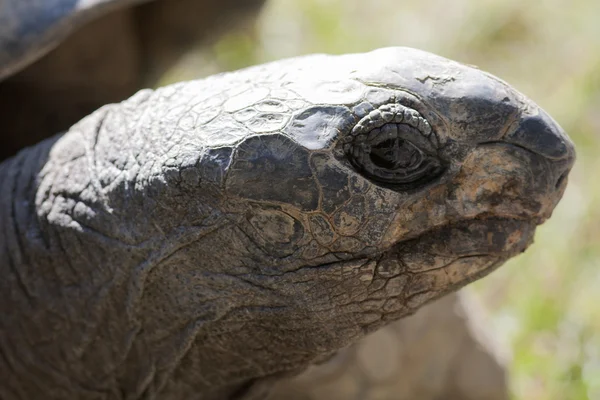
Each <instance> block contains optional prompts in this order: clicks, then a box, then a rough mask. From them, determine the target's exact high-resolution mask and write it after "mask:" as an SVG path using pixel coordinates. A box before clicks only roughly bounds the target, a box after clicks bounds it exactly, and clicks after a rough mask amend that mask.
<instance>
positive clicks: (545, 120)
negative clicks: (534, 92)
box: [506, 109, 575, 195]
mask: <svg viewBox="0 0 600 400" xmlns="http://www.w3.org/2000/svg"><path fill="white" fill-rule="evenodd" d="M536 111H537V114H535V115H532V114H525V115H523V117H522V118H521V120H520V121H518V124H517V125H516V127H515V129H514V130H513V131H512V132H510V133H509V134H508V135H507V136H506V141H507V142H509V143H512V144H515V145H518V146H520V147H523V148H525V149H527V150H529V151H531V152H533V153H536V154H538V155H540V156H542V157H543V158H544V159H546V160H547V161H548V162H547V168H548V169H549V171H548V174H549V175H550V176H551V180H552V182H553V183H554V184H553V185H552V188H551V190H556V191H558V192H560V194H561V195H562V192H563V191H564V187H565V185H566V181H567V179H566V178H567V175H568V174H569V171H570V170H571V168H572V167H573V163H574V162H575V146H574V145H573V142H572V141H571V139H570V138H569V137H568V135H567V134H566V133H565V131H564V130H563V129H562V128H561V127H560V125H558V123H556V121H554V120H553V119H552V118H551V117H550V116H549V115H548V114H546V113H545V112H544V111H543V110H541V109H537V110H536Z"/></svg>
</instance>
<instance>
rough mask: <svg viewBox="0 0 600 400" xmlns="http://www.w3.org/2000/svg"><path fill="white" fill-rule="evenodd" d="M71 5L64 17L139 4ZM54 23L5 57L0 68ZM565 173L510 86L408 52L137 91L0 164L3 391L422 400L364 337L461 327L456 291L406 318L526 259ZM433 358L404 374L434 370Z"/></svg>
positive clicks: (528, 105) (558, 136)
mask: <svg viewBox="0 0 600 400" xmlns="http://www.w3.org/2000/svg"><path fill="white" fill-rule="evenodd" d="M66 3H69V5H71V7H64V8H61V9H59V10H60V11H61V12H66V13H67V14H68V15H69V17H68V18H67V21H71V22H72V24H71V25H69V24H67V25H69V26H76V22H77V21H79V22H78V23H84V22H89V19H91V18H92V16H95V17H98V16H99V15H101V14H102V13H104V12H106V13H107V12H109V11H114V10H116V9H117V8H118V7H119V6H127V5H129V4H133V3H134V2H127V1H123V0H105V1H96V2H94V1H81V2H79V3H77V2H72V1H71V2H66ZM20 4H21V3H17V2H10V3H8V7H9V8H6V5H5V6H4V7H5V8H4V9H3V12H6V10H18V11H19V10H20V11H19V12H22V10H23V9H22V8H19V7H20ZM41 4H42V3H41V2H34V1H31V2H28V3H26V5H27V6H28V7H33V8H31V9H29V10H35V9H36V8H35V6H36V5H37V6H40V5H41ZM46 4H47V3H46ZM56 4H59V3H55V5H56ZM61 4H65V2H64V1H63V2H62V3H61ZM73 4H75V6H73ZM149 4H151V3H148V4H145V5H144V6H148V5H149ZM156 4H158V3H156ZM11 6H12V7H14V8H10V7H11ZM86 7H88V8H86ZM40 10H42V11H44V12H48V10H50V8H45V9H44V8H40ZM84 11H85V13H86V15H87V17H84V16H82V17H81V18H80V19H75V18H74V16H77V15H80V14H79V13H83V12H84ZM15 12H16V11H15ZM67 14H65V15H67ZM4 15H7V14H4ZM81 15H84V14H81ZM106 15H109V14H106ZM69 18H74V19H69ZM7 20H9V19H4V21H7ZM58 20H60V18H58V19H56V20H52V21H51V22H56V21H58ZM67 25H64V24H62V25H60V26H59V27H57V28H56V29H57V30H56V32H60V35H58V36H53V37H51V39H47V38H45V37H43V35H42V36H40V38H41V39H40V40H39V41H36V40H34V39H36V35H33V40H32V39H31V37H26V38H27V39H28V40H32V41H30V42H29V43H28V44H27V43H26V44H24V45H23V46H24V47H22V49H23V50H14V49H15V48H16V49H19V47H18V46H16V45H15V44H14V43H12V44H11V46H4V47H3V48H9V49H11V51H12V53H10V54H9V56H8V58H7V59H11V60H13V59H14V60H17V59H19V60H20V61H14V64H9V63H8V62H7V61H6V62H2V65H3V68H4V69H3V71H7V72H4V73H5V74H6V75H8V74H12V73H15V72H16V70H17V69H18V68H22V67H23V66H24V65H25V64H26V63H27V62H30V61H32V60H33V59H34V58H35V57H37V56H39V54H40V53H39V52H40V51H42V49H47V48H48V42H45V40H50V41H52V40H53V41H54V44H56V40H59V39H62V38H64V37H65V36H64V35H66V31H65V30H64V29H65V28H64V26H67ZM1 26H3V27H4V26H6V25H5V24H2V25H1ZM48 26H50V27H53V26H55V25H52V23H51V24H49V25H48ZM14 32H18V30H15V31H14ZM38 33H39V32H38ZM38 33H36V34H38ZM8 36H9V37H10V35H8ZM4 37H7V35H6V34H4ZM32 43H33V44H32ZM59 50H60V49H59ZM29 52H32V53H29ZM3 54H8V53H3ZM11 54H12V55H11ZM42 61H43V60H42ZM9 65H13V66H9ZM7 66H9V67H7ZM23 73H25V72H23ZM10 79H12V78H9V81H7V82H10ZM134 86H135V85H134ZM132 87H133V86H132ZM4 93H10V92H4ZM13 93H16V92H13ZM66 97H68V96H66ZM5 99H6V98H5ZM59 100H61V101H62V100H63V97H62V96H59ZM31 115H37V114H35V113H34V114H31ZM13 118H15V116H13ZM70 118H72V117H70ZM5 119H6V121H9V122H10V120H9V119H8V118H5ZM17 119H18V118H17ZM67 120H68V118H65V120H63V122H61V123H64V121H67ZM18 123H19V122H17V123H16V124H18ZM36 123H37V124H40V125H39V126H41V127H43V129H41V131H40V132H42V133H41V134H42V135H44V136H45V135H47V134H49V132H48V130H49V129H50V128H48V127H49V126H52V121H48V120H46V119H44V118H41V119H40V121H37V122H36ZM69 123H70V122H69ZM52 129H55V128H54V127H52ZM60 129H62V128H59V129H58V130H60ZM15 132H16V131H15ZM23 132H27V129H24V130H22V131H19V134H23ZM23 135H24V134H23ZM24 136H26V135H24ZM574 160H575V151H574V147H573V144H572V143H571V141H570V140H569V138H568V137H567V135H566V134H565V133H564V131H563V130H562V129H561V128H560V126H559V125H558V124H557V123H556V122H555V121H554V120H552V118H551V117H550V116H548V115H547V114H546V113H545V112H544V111H543V110H541V109H540V108H539V107H538V106H537V105H535V104H534V103H533V102H532V101H531V100H529V99H527V98H526V97H525V96H523V95H522V94H520V93H519V92H517V91H516V90H515V89H513V88H511V87H510V86H509V85H508V84H506V83H505V82H503V81H501V80H499V79H497V78H495V77H494V76H492V75H489V74H487V73H485V72H482V71H480V70H477V69H475V68H473V67H470V66H466V65H462V64H459V63H456V62H453V61H450V60H447V59H445V58H442V57H438V56H435V55H432V54H430V53H426V52H422V51H418V50H414V49H409V48H386V49H379V50H375V51H373V52H369V53H364V54H348V55H340V56H329V55H312V56H305V57H299V58H293V59H287V60H280V61H277V62H273V63H269V64H264V65H261V66H256V67H251V68H247V69H243V70H240V71H236V72H231V73H227V74H221V75H215V76H212V77H209V78H206V79H204V80H197V81H191V82H184V83H178V84H174V85H170V86H166V87H164V88H160V89H157V90H154V91H153V90H149V89H145V90H142V91H139V92H138V93H136V94H135V95H133V96H132V97H130V98H129V99H127V100H125V101H122V102H121V103H119V104H110V105H106V106H104V107H102V108H100V109H98V110H97V111H94V112H92V113H91V114H90V115H88V116H86V117H84V118H83V119H82V120H81V121H80V122H78V123H76V124H75V125H73V126H72V127H71V128H70V129H69V130H68V131H67V132H66V133H63V134H59V135H57V136H53V137H51V138H49V139H47V140H44V141H42V142H41V143H39V144H37V145H35V146H33V147H31V148H27V149H23V150H22V151H21V152H20V153H19V154H17V155H16V156H15V157H12V158H10V159H8V160H6V161H4V162H3V163H2V164H0V185H1V187H2V195H1V196H0V201H2V203H3V207H1V208H0V225H1V226H2V228H3V229H4V234H3V235H2V237H1V240H0V245H1V246H2V252H1V253H0V254H1V257H2V258H1V259H0V268H2V276H3V277H4V279H3V280H2V283H1V284H0V285H1V286H0V295H1V296H2V299H1V301H0V304H1V307H2V309H1V311H2V312H1V313H0V337H1V339H2V341H1V342H0V346H1V348H2V352H1V354H2V356H3V357H2V358H0V360H1V361H0V373H1V374H2V376H3V377H5V379H3V382H2V383H0V394H1V396H2V397H3V398H90V399H95V398H165V399H170V398H173V399H175V398H177V399H183V398H202V399H221V398H261V397H266V396H268V395H269V394H268V393H269V391H272V394H271V396H272V398H291V397H292V396H295V397H294V398H326V397H327V396H330V397H332V396H331V393H332V390H333V391H334V392H337V393H338V395H339V396H341V397H340V398H371V397H372V396H378V397H379V398H382V397H385V396H386V395H387V398H402V396H405V398H415V397H417V398H427V397H425V396H420V395H418V396H415V394H414V393H418V392H412V394H411V393H409V394H402V393H401V392H402V390H404V389H407V388H406V387H405V386H402V385H400V386H398V381H401V380H399V379H397V378H395V377H394V374H392V376H389V374H387V375H388V376H383V378H382V377H381V375H386V374H381V372H382V371H384V372H386V371H387V372H389V371H392V372H395V370H394V369H393V368H392V369H390V368H381V367H380V366H379V367H378V366H375V367H373V365H372V364H373V362H374V361H375V362H376V361H381V360H380V359H373V358H371V356H372V354H371V353H372V352H373V349H374V347H373V342H374V341H375V342H377V343H379V344H381V343H384V344H385V343H388V344H389V345H390V346H392V345H393V344H392V343H394V338H396V337H397V336H398V332H400V331H402V330H403V329H405V328H406V327H407V326H409V327H410V326H411V325H410V323H409V322H408V321H412V322H411V323H412V324H413V325H418V324H419V323H420V324H421V325H420V328H421V329H427V328H428V327H433V329H434V330H435V329H436V328H437V331H438V332H442V333H444V331H442V330H441V329H439V326H436V325H435V323H436V322H437V321H439V320H440V319H441V316H447V317H449V318H450V319H452V321H454V322H456V321H459V322H461V316H457V315H453V314H452V313H451V312H448V310H451V309H452V308H453V307H455V306H457V305H458V307H461V299H460V298H459V297H447V298H445V300H443V301H442V302H438V303H433V305H431V306H429V307H430V308H429V310H434V309H433V308H431V307H434V306H436V305H440V306H439V307H440V308H439V309H438V310H442V315H440V313H437V314H436V313H435V312H433V311H431V312H430V314H424V313H418V314H417V315H416V316H415V317H411V318H412V319H403V318H405V317H407V316H410V315H411V314H413V313H414V312H416V311H417V310H418V309H419V308H420V307H422V306H424V305H426V304H428V303H430V302H433V301H434V300H436V299H439V298H441V297H443V296H444V295H446V294H449V293H452V292H455V291H456V290H458V289H459V288H461V287H462V286H464V285H466V284H467V283H469V282H472V281H473V280H475V279H478V278H481V277H483V276H485V275H486V274H488V273H489V272H491V271H492V270H494V269H495V268H497V267H498V266H500V265H501V264H502V263H503V262H505V261H506V260H507V259H509V258H510V257H512V256H514V255H516V254H519V253H520V252H522V251H524V250H525V249H526V248H527V247H528V246H529V245H530V244H531V242H532V237H533V234H534V231H535V228H536V226H538V225H539V224H541V223H543V222H544V221H545V220H546V219H547V218H548V217H550V215H551V213H552V210H553V209H554V207H555V206H556V204H557V203H558V201H559V200H560V198H561V196H562V194H563V192H564V190H565V187H566V184H567V176H568V172H569V170H570V169H571V167H572V165H573V163H574ZM462 307H463V308H464V306H462ZM467 309H468V308H467ZM420 316H422V318H424V319H425V323H423V322H422V321H423V320H421V322H419V320H418V319H416V318H417V317H420ZM462 318H464V316H462ZM403 322H404V323H405V324H402V323H403ZM460 325H461V327H464V326H466V325H468V323H464V320H463V321H462V323H460ZM465 330H468V329H465ZM371 332H375V333H374V335H375V336H373V335H371V336H367V338H366V339H365V340H363V341H361V339H362V338H364V337H365V336H366V335H367V334H369V333H371ZM466 336H467V337H469V338H474V337H475V335H473V334H472V333H471V332H467V333H466ZM390 338H391V339H390ZM476 339H477V338H475V339H474V340H472V341H471V342H470V344H471V346H472V348H474V347H476V344H477V342H478V340H476ZM411 340H412V342H411ZM408 343H409V345H410V344H411V343H419V338H418V337H414V338H412V339H410V340H409V341H408ZM457 343H459V342H457ZM461 344H462V343H461ZM456 347H457V348H460V346H458V345H457V346H456ZM472 348H471V350H472ZM436 349H438V347H436ZM446 350H447V349H446ZM379 353H381V350H379ZM420 354H421V353H417V356H418V357H420ZM428 356H430V357H432V360H433V362H432V363H429V364H427V365H426V366H425V368H424V369H422V370H419V371H415V370H418V368H411V367H412V366H413V365H412V364H406V365H403V366H401V369H402V371H404V373H403V375H407V376H408V375H411V374H414V379H413V381H415V382H419V383H420V382H426V381H427V379H428V377H429V376H431V371H430V370H427V367H428V366H429V367H431V365H435V364H437V363H436V360H442V359H444V362H440V364H442V365H444V366H448V365H450V364H451V363H450V361H449V359H451V358H452V356H448V355H447V353H446V354H443V355H442V354H441V353H439V352H438V353H435V352H434V353H433V354H432V353H430V354H428ZM453 356H454V354H453ZM383 357H384V359H385V354H384V356H383ZM393 357H396V361H397V357H398V356H397V355H396V354H393V355H392V358H393ZM436 357H437V358H436ZM400 358H401V357H400ZM492 359H493V357H492ZM365 360H366V362H364V361H365ZM486 360H488V361H489V359H486ZM384 361H386V360H384ZM387 361H389V360H387ZM361 362H362V364H361ZM354 365H357V366H358V367H359V370H355V369H353V366H354ZM365 367H366V368H367V369H366V370H365V369H364V368H365ZM384 367H385V366H384ZM360 368H363V369H360ZM302 373H304V374H303V375H302ZM297 375H299V376H298V378H294V377H295V376H297ZM363 378H365V379H363ZM380 378H381V379H380ZM438 383H439V385H441V386H444V384H445V383H446V382H436V384H438ZM402 384H403V385H406V384H405V383H402ZM454 389H457V390H459V388H454ZM407 390H410V389H407ZM442 390H445V389H444V387H442ZM461 390H462V389H461ZM382 391H383V392H382ZM434 392H435V389H432V393H429V394H428V395H429V396H430V398H435V397H439V393H434ZM459 392H460V390H459ZM382 393H383V394H382ZM444 393H448V392H447V391H446V392H444ZM462 394H463V393H462V392H460V393H459V396H461V395H462ZM411 396H412V397H411ZM463 398H467V397H466V396H463ZM472 398H482V396H479V397H477V396H476V397H472ZM490 398H493V397H490Z"/></svg>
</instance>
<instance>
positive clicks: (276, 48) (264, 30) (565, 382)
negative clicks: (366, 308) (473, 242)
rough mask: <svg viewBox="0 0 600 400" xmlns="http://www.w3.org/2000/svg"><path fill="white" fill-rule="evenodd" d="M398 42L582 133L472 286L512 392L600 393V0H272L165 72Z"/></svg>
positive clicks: (544, 395) (534, 395) (186, 75)
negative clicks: (510, 243) (538, 221)
mask: <svg viewBox="0 0 600 400" xmlns="http://www.w3.org/2000/svg"><path fill="white" fill-rule="evenodd" d="M399 45H400V46H410V47H416V48H420V49H423V50H427V51H431V52H434V53H437V54H440V55H442V56H445V57H448V58H451V59H455V60H457V61H460V62H463V63H467V64H474V65H477V66H479V67H480V68H481V69H483V70H487V71H489V72H491V73H493V74H495V75H497V76H499V77H501V78H502V79H504V80H506V81H508V82H509V83H510V84H512V85H513V86H515V87H516V88H518V89H519V90H520V91H522V92H524V93H525V94H526V95H527V96H529V97H530V98H532V99H533V100H535V101H536V102H537V103H538V104H539V105H541V106H542V107H543V108H544V109H546V110H547V111H548V112H549V113H550V114H551V115H552V116H553V117H554V118H555V119H556V120H557V121H558V122H559V123H560V124H561V125H562V126H563V128H565V130H566V131H567V132H568V133H569V134H570V136H571V138H572V139H573V140H574V141H575V143H576V145H577V151H578V161H577V164H576V166H575V168H574V170H573V172H572V173H571V175H570V177H569V181H570V183H569V186H568V189H567V192H566V194H565V196H564V198H563V200H562V202H561V203H560V205H559V206H558V208H557V209H556V211H555V213H554V216H553V218H552V219H551V220H549V221H548V222H547V223H546V224H545V225H543V226H542V227H541V229H539V230H538V233H537V236H536V240H535V244H534V245H533V246H532V247H531V248H530V249H529V250H528V251H527V252H526V253H525V254H523V255H521V256H520V257H518V258H516V259H514V260H513V261H511V262H510V263H509V264H508V265H506V266H504V267H503V268H500V269H499V270H498V271H496V272H494V273H493V274H492V275H491V276H489V277H488V278H486V279H484V280H483V281H480V282H478V283H476V284H475V285H474V287H475V289H476V291H477V292H478V294H479V295H480V297H481V298H482V299H483V300H484V302H485V304H486V305H487V308H488V310H489V312H490V314H491V321H492V324H493V329H494V330H495V332H496V336H497V337H498V338H499V339H500V340H501V341H504V342H505V343H506V344H507V345H508V346H509V347H510V348H511V349H512V352H513V357H512V362H511V366H510V369H511V379H512V382H511V387H512V391H513V397H514V398H515V399H528V400H538V399H539V400H541V399H552V400H554V399H556V400H565V399H600V157H599V155H600V1H598V0H574V1H571V2H569V3H566V2H564V1H559V0H543V1H542V0H540V1H530V2H523V1H520V0H478V1H469V0H454V1H452V2H451V3H450V2H447V1H443V0H422V1H420V2H398V1H395V0H378V1H370V2H365V1H364V0H363V1H359V0H271V1H268V2H267V4H266V7H265V8H264V9H263V11H262V13H261V14H260V16H259V19H258V21H257V22H256V23H249V24H248V25H247V26H246V27H245V28H243V29H241V30H238V31H235V32H232V33H229V34H227V35H226V36H225V37H223V38H222V39H221V40H219V41H218V42H216V43H214V44H213V45H211V46H209V47H208V48H207V47H202V48H198V49H196V50H194V51H192V52H190V53H189V54H187V55H186V56H185V57H184V58H183V59H182V60H181V61H180V62H179V63H177V64H176V65H175V66H174V67H173V68H171V69H170V70H169V71H168V72H167V73H166V74H164V76H163V77H162V79H161V81H160V84H161V85H162V84H166V83H170V82H174V81H179V80H184V79H193V78H197V77H202V76H206V75H210V74H213V73H216V72H220V71H226V70H232V69H237V68H241V67H245V66H248V65H252V64H257V63H262V62H266V61H271V60H277V59H280V58H283V57H291V56H298V55H302V54H308V53H318V52H324V53H334V54H338V53H348V52H362V51H368V50H371V49H374V48H377V47H384V46H399Z"/></svg>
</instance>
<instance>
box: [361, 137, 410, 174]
mask: <svg viewBox="0 0 600 400" xmlns="http://www.w3.org/2000/svg"><path fill="white" fill-rule="evenodd" d="M420 159H421V155H420V153H419V151H418V150H417V149H416V148H415V147H414V146H413V145H412V144H410V143H408V142H406V141H405V140H402V139H388V140H385V141H383V142H381V143H378V144H377V145H375V146H373V147H371V161H373V163H374V164H375V165H377V166H378V167H381V168H385V169H399V168H410V167H413V166H415V164H418V163H419V161H420Z"/></svg>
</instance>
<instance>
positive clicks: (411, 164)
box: [344, 104, 444, 189]
mask: <svg viewBox="0 0 600 400" xmlns="http://www.w3.org/2000/svg"><path fill="white" fill-rule="evenodd" d="M398 114H400V115H398ZM352 133H353V135H352V136H351V137H350V138H349V139H346V140H345V144H344V151H345V153H346V155H347V157H348V159H349V160H350V162H351V164H352V165H353V166H354V168H356V169H357V170H358V171H359V172H361V173H362V174H363V175H365V176H366V177H368V178H369V179H371V180H373V181H375V182H377V183H380V184H382V185H383V186H388V187H392V188H397V189H410V188H413V187H416V186H418V185H421V184H423V183H426V182H428V181H430V180H433V179H434V178H436V177H437V176H439V175H440V174H441V173H442V172H443V170H444V168H443V166H442V164H441V162H440V160H439V159H438V158H437V156H436V149H435V146H434V145H433V144H432V143H431V141H430V140H429V137H430V136H431V134H432V130H431V127H430V126H429V124H428V123H427V121H425V120H424V118H423V117H421V115H420V114H419V113H417V112H416V111H415V110H412V109H409V108H407V107H404V106H401V105H399V104H393V105H387V106H383V107H380V109H379V110H377V111H376V112H374V113H373V112H372V113H371V114H369V116H367V117H365V118H363V120H361V121H360V122H359V123H358V124H357V126H356V127H355V129H354V130H353V132H352Z"/></svg>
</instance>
